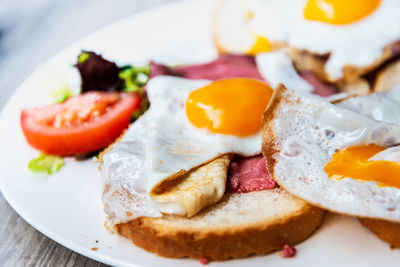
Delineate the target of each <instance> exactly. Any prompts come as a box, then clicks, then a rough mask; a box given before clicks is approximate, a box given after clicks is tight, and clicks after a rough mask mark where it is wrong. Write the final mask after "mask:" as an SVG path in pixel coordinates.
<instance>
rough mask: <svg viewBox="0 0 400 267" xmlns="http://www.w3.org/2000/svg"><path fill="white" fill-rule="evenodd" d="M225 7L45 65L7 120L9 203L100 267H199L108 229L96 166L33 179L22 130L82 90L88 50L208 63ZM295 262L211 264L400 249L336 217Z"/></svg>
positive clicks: (125, 25) (3, 141) (308, 260)
mask: <svg viewBox="0 0 400 267" xmlns="http://www.w3.org/2000/svg"><path fill="white" fill-rule="evenodd" d="M217 2H218V1H213V0H208V1H204V0H203V1H182V2H176V3H173V4H170V5H166V6H163V7H160V8H157V9H154V10H151V11H147V12H144V13H142V14H139V15H135V16H133V17H130V18H127V19H124V20H121V21H119V22H117V23H115V24H113V25H111V26H108V27H106V28H104V29H102V30H100V31H97V32H95V33H93V34H91V35H90V36H88V37H87V38H84V39H82V40H80V41H79V42H77V43H75V44H74V45H72V46H70V47H69V48H67V49H65V50H64V51H63V52H61V53H60V54H58V55H57V56H55V57H54V58H52V59H50V60H49V61H48V62H46V63H44V64H43V65H41V66H39V67H38V69H37V70H36V71H35V72H34V73H33V74H32V75H31V76H30V77H29V78H28V79H27V80H26V81H25V82H24V83H23V85H22V86H21V87H20V88H19V89H18V90H17V91H16V93H15V94H14V95H13V97H12V98H11V99H10V101H9V102H8V104H7V105H6V106H5V108H4V110H3V111H2V114H1V119H0V127H1V131H0V145H1V148H2V149H1V151H0V168H1V170H2V175H1V177H0V189H1V192H2V194H3V195H4V197H5V198H6V199H7V201H8V202H9V204H10V205H11V206H12V207H13V208H14V209H15V210H16V212H17V213H18V214H19V215H21V216H22V217H23V218H24V219H25V220H26V221H27V222H28V223H30V224H31V225H32V226H33V227H35V228H36V229H38V230H39V231H40V232H42V233H43V234H45V235H46V236H48V237H50V238H51V239H53V240H55V241H56V242H58V243H60V244H62V245H63V246H65V247H67V248H69V249H72V250H74V251H76V252H78V253H80V254H83V255H85V256H87V257H90V258H92V259H95V260H98V261H100V262H103V263H106V264H110V265H116V266H156V265H163V266H191V265H193V266H198V265H199V263H198V262H197V261H195V260H191V259H166V258H162V257H158V256H156V255H153V254H150V253H147V252H145V251H144V250H142V249H140V248H137V247H135V246H134V245H133V244H132V243H131V242H130V240H128V239H125V238H123V237H121V236H118V235H114V234H111V233H109V232H108V231H107V230H106V228H105V227H104V221H105V214H104V213H103V206H102V203H101V184H102V180H101V177H100V173H99V171H98V170H97V164H96V163H95V162H93V161H92V160H90V159H89V160H85V161H75V160H74V159H71V158H67V159H66V165H65V166H64V167H63V168H62V169H61V170H60V171H59V172H58V173H56V174H54V175H52V176H49V177H41V176H37V175H32V174H30V173H29V172H28V170H27V168H26V166H27V162H28V161H29V160H31V159H32V158H35V157H36V156H37V155H38V152H37V151H35V150H34V149H33V148H31V147H29V145H28V144H27V143H26V142H25V139H24V136H23V133H22V131H21V128H20V121H19V116H20V111H21V109H22V108H24V107H32V106H38V105H40V104H45V103H49V102H51V98H50V97H51V92H52V91H53V90H54V88H57V87H59V86H60V85H62V84H63V83H68V84H70V85H71V86H72V87H76V86H78V83H79V77H78V73H77V71H76V70H75V69H74V68H73V67H72V65H73V63H74V62H75V61H76V56H77V55H78V54H79V52H80V51H81V50H93V51H96V52H100V53H102V54H103V55H104V56H105V57H107V58H109V59H112V60H115V61H117V62H118V63H119V64H125V63H134V64H141V63H145V62H147V61H149V60H150V59H154V60H157V61H160V62H164V63H168V64H179V63H184V62H186V63H194V62H202V61H204V62H205V61H208V60H210V59H212V58H214V57H216V55H217V52H216V50H215V48H214V46H213V42H212V33H211V19H212V14H213V10H214V8H215V6H216V5H217ZM296 249H297V251H298V254H297V255H296V257H294V258H290V259H283V258H282V257H281V256H280V255H279V254H278V253H272V254H270V255H266V256H254V257H249V258H246V259H239V260H229V261H225V262H220V263H211V264H215V265H219V266H228V265H229V266H243V265H244V264H246V265H249V266H260V265H271V266H291V265H294V264H297V265H299V266H321V265H324V266H377V265H383V266H396V265H398V262H399V261H400V251H399V250H391V249H390V247H389V246H388V245H387V244H386V243H384V242H382V241H380V240H379V239H378V238H377V237H375V236H374V235H373V234H371V233H370V232H369V231H368V230H367V229H366V228H364V227H362V226H361V224H360V223H359V222H358V220H357V219H355V218H350V217H346V216H340V215H333V214H328V215H327V217H326V219H325V222H324V223H323V225H322V226H321V228H320V229H318V230H317V232H316V233H315V234H314V235H313V236H311V237H310V238H309V239H308V240H306V241H305V242H303V243H301V244H299V245H297V246H296Z"/></svg>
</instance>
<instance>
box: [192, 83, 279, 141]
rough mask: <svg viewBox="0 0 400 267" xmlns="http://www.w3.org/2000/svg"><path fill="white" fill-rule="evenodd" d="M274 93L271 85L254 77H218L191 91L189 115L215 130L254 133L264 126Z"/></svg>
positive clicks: (224, 132) (231, 133)
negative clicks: (263, 119)
mask: <svg viewBox="0 0 400 267" xmlns="http://www.w3.org/2000/svg"><path fill="white" fill-rule="evenodd" d="M272 93H273V90H272V88H271V87H270V86H269V85H267V84H266V83H263V82H261V81H257V80H253V79H247V78H233V79H226V80H219V81H215V82H213V83H211V84H209V85H207V86H205V87H202V88H200V89H197V90H195V91H193V92H191V93H190V95H189V97H188V98H187V101H186V115H187V118H188V119H189V121H190V122H191V123H192V124H193V125H194V126H196V127H198V128H206V129H208V130H209V131H210V132H213V133H218V134H229V135H236V136H240V137H244V136H249V135H253V134H255V133H257V132H258V131H259V130H260V128H261V117H262V115H263V113H264V110H265V109H266V107H267V105H268V102H269V100H270V98H271V96H272Z"/></svg>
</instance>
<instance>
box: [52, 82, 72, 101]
mask: <svg viewBox="0 0 400 267" xmlns="http://www.w3.org/2000/svg"><path fill="white" fill-rule="evenodd" d="M73 95H74V92H73V91H72V89H71V87H69V85H68V84H64V85H63V86H62V87H61V88H60V89H58V90H57V91H55V92H53V97H54V102H55V103H58V104H60V103H62V102H64V101H65V100H67V99H68V98H70V97H71V96H73Z"/></svg>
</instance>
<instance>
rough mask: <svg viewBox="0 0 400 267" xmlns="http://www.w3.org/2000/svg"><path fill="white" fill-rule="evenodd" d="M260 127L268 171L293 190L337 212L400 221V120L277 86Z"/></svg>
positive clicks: (312, 201)
mask: <svg viewBox="0 0 400 267" xmlns="http://www.w3.org/2000/svg"><path fill="white" fill-rule="evenodd" d="M397 109H399V107H398V108H397ZM262 132H263V133H262V138H263V154H264V156H265V157H266V159H267V162H268V164H267V166H268V170H269V172H270V173H271V175H272V176H273V177H274V178H275V179H276V180H277V182H278V183H279V184H280V185H281V186H282V187H284V188H285V189H287V190H288V191H289V192H291V193H292V194H294V195H296V196H298V197H300V198H302V199H305V200H307V201H309V202H310V203H313V204H315V205H317V206H320V207H323V208H325V209H328V210H331V211H334V212H339V213H344V214H349V215H355V216H360V217H373V218H380V219H386V220H391V221H400V183H399V181H400V179H399V170H400V164H399V161H398V158H399V152H398V151H399V147H397V146H396V145H397V144H399V143H400V125H399V124H395V123H388V122H386V121H384V120H380V121H378V120H375V119H373V118H372V117H368V116H364V115H362V114H360V113H358V112H356V111H355V110H349V109H347V108H343V107H339V106H336V105H333V104H331V103H329V102H327V101H325V100H323V99H321V98H317V97H312V96H305V95H302V94H299V93H296V92H295V91H291V90H288V89H286V88H285V87H284V86H278V88H277V89H275V93H274V97H273V99H272V100H271V104H270V106H269V108H268V110H267V111H266V112H265V114H264V118H263V125H262Z"/></svg>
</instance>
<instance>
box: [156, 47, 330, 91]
mask: <svg viewBox="0 0 400 267" xmlns="http://www.w3.org/2000/svg"><path fill="white" fill-rule="evenodd" d="M299 74H300V76H301V77H302V78H303V79H304V80H306V81H307V82H308V83H309V84H311V85H312V86H314V91H313V93H314V94H317V95H320V96H330V95H333V94H336V93H338V90H337V88H336V86H334V85H332V84H328V83H325V82H324V81H322V80H320V79H319V78H318V77H317V76H315V75H314V74H313V73H312V72H301V73H299ZM159 75H172V76H178V77H184V78H188V79H206V80H220V79H227V78H237V77H245V78H253V79H257V80H265V79H263V77H261V74H260V73H259V71H258V69H257V65H256V62H255V60H254V57H252V56H247V55H231V54H225V55H221V56H220V57H219V58H218V59H216V60H214V61H211V62H209V63H204V64H195V65H185V66H180V67H168V66H166V65H162V64H159V63H156V62H151V63H150V78H153V77H156V76H159Z"/></svg>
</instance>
